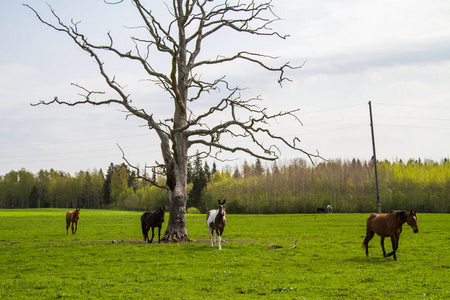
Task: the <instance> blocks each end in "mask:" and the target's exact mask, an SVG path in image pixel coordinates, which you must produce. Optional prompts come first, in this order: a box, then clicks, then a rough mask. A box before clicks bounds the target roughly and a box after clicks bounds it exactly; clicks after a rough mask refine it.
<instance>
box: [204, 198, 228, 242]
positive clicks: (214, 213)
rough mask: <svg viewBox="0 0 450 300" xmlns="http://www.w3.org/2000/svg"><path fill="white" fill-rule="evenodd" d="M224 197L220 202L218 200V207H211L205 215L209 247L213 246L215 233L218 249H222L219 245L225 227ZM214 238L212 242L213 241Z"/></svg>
mask: <svg viewBox="0 0 450 300" xmlns="http://www.w3.org/2000/svg"><path fill="white" fill-rule="evenodd" d="M225 201H226V200H225V199H224V200H223V202H222V203H221V202H220V200H219V209H213V210H210V211H209V212H208V214H207V215H206V225H207V226H208V231H209V239H210V240H211V247H214V242H215V241H216V236H215V235H214V233H216V234H217V239H218V241H219V250H222V247H221V245H220V242H221V241H222V233H223V230H224V229H225V223H226V219H225V215H226V212H225ZM213 239H214V242H213Z"/></svg>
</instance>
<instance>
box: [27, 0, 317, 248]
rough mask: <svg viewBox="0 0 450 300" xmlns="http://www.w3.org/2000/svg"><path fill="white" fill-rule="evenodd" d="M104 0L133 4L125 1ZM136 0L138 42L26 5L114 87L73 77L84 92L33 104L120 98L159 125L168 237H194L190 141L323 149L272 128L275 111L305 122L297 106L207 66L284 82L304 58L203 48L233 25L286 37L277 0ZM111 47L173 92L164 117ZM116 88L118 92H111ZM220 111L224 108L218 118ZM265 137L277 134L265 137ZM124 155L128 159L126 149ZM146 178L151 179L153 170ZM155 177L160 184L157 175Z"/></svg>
mask: <svg viewBox="0 0 450 300" xmlns="http://www.w3.org/2000/svg"><path fill="white" fill-rule="evenodd" d="M105 3H106V4H114V5H124V6H125V5H130V4H129V3H126V2H125V1H116V2H115V3H108V2H107V1H105ZM149 3H152V2H149ZM131 5H132V8H133V9H135V10H136V11H137V13H138V15H139V19H140V22H141V25H140V26H138V27H135V28H134V29H136V31H135V32H136V35H132V36H131V39H132V41H133V43H134V45H135V47H134V49H121V48H120V47H119V46H118V45H117V44H116V43H115V38H114V36H113V35H112V34H111V33H106V34H105V35H106V37H107V42H106V43H104V44H96V43H94V42H92V41H91V40H90V39H88V37H87V36H86V35H85V34H84V33H83V32H81V30H80V29H79V23H77V22H73V21H72V22H65V21H64V20H62V19H61V18H60V17H59V16H58V14H57V13H56V12H55V11H54V10H53V9H52V8H51V7H50V9H51V12H52V16H53V19H52V20H46V19H44V18H42V17H41V15H40V14H39V13H38V12H37V11H36V10H35V9H33V8H32V7H30V6H28V5H26V6H27V7H29V8H30V9H31V10H33V11H34V13H35V14H36V16H37V18H38V19H39V20H40V21H41V22H42V23H44V24H46V25H47V26H49V27H51V28H52V29H54V30H56V31H59V32H62V33H64V34H66V35H67V36H68V37H70V38H71V39H72V41H73V42H74V44H75V45H76V46H78V47H79V48H80V49H81V50H82V51H84V52H86V53H87V54H88V55H90V56H91V57H92V58H93V60H94V61H95V63H96V65H97V67H98V71H99V73H100V76H101V77H102V78H103V79H104V81H105V82H106V85H107V89H108V93H106V92H105V91H98V90H94V89H91V88H88V87H85V86H82V85H79V84H73V85H74V86H76V87H77V88H79V89H80V94H79V95H81V98H77V99H76V100H65V99H59V98H58V97H55V98H54V99H53V100H48V101H39V103H36V104H34V105H50V104H55V103H57V104H64V105H68V106H75V105H82V104H91V105H96V106H98V105H109V104H115V105H118V106H120V107H122V108H124V110H125V112H126V113H127V114H128V115H132V116H135V117H137V118H140V119H142V120H144V121H145V123H146V124H147V125H148V128H149V129H150V130H154V131H155V132H156V133H157V135H158V137H159V139H160V145H161V153H162V158H163V161H162V162H159V163H157V164H156V166H152V167H156V168H157V169H158V170H160V171H159V173H158V174H164V175H165V176H166V182H165V183H164V184H162V185H159V186H160V187H162V188H164V189H166V190H167V192H168V205H169V212H170V217H169V221H168V227H167V229H166V232H165V234H164V240H165V241H170V242H184V241H185V240H186V239H187V237H188V234H187V230H186V218H185V213H186V201H187V190H186V183H187V162H188V149H189V148H191V147H192V146H195V147H200V148H201V149H202V151H201V152H200V155H202V156H203V157H207V156H211V157H214V158H217V159H221V155H222V154H223V153H224V152H231V153H235V152H242V153H246V154H248V155H250V156H253V157H255V158H259V159H262V160H275V159H277V158H278V157H279V155H280V150H279V149H280V148H279V147H280V145H282V146H283V147H288V148H291V149H294V150H297V151H299V152H302V153H304V154H305V155H307V156H308V157H309V158H310V159H311V158H312V157H318V156H319V154H318V153H317V154H311V153H308V152H306V151H304V150H303V149H302V148H301V147H300V145H299V142H300V140H299V139H298V138H297V137H296V138H294V139H292V140H288V139H285V138H284V137H283V136H281V135H278V134H275V133H274V132H273V131H272V130H271V129H270V125H269V124H270V122H273V121H274V120H276V119H277V118H284V117H289V118H293V119H294V120H295V121H296V122H300V120H299V119H298V118H297V117H296V115H295V113H296V112H297V110H289V111H279V112H275V113H269V111H268V109H267V108H266V107H262V106H260V103H261V102H260V101H261V100H262V99H261V98H260V97H259V96H256V97H246V98H244V97H242V96H241V93H242V91H243V87H239V86H232V85H231V84H230V82H229V81H227V80H226V79H225V75H219V76H217V77H216V78H209V79H203V76H202V75H201V74H202V73H207V70H210V69H212V70H216V71H214V72H213V73H215V74H217V73H219V72H220V66H221V65H223V64H230V63H238V62H245V63H250V64H252V65H255V66H257V67H260V68H262V69H263V70H265V71H268V72H269V73H270V72H273V73H276V74H277V78H278V82H279V84H280V85H281V84H282V83H283V82H285V81H289V79H288V78H287V77H286V71H287V70H289V69H296V68H300V67H301V65H298V66H293V65H291V64H290V63H280V62H279V60H278V58H276V57H272V56H268V55H264V54H261V53H255V52H251V51H245V50H242V49H238V50H235V52H234V53H233V54H226V55H224V54H221V53H205V54H203V53H202V50H203V49H202V45H204V43H205V41H208V40H209V39H211V38H212V37H214V36H216V35H218V34H219V33H221V32H227V34H228V35H227V37H228V38H229V36H230V33H234V34H238V35H242V34H248V35H251V36H272V37H275V38H281V39H284V38H286V36H284V35H281V34H280V33H278V32H276V31H274V30H273V29H271V27H270V26H271V24H272V23H273V22H275V21H278V20H279V18H278V17H277V15H276V14H275V13H274V12H273V10H272V4H271V1H268V2H264V1H263V2H257V1H238V0H236V1H210V0H173V1H171V2H170V4H169V3H167V4H166V8H167V9H166V13H167V14H166V15H156V14H155V13H154V12H153V11H152V9H151V8H150V7H149V6H152V4H147V5H144V4H143V3H142V2H141V1H138V0H134V1H131ZM167 20H169V21H167ZM142 29H144V30H142ZM239 47H242V45H240V46H239ZM214 51H217V52H220V49H217V48H216V49H214ZM105 53H106V54H113V55H115V56H116V57H118V58H120V59H122V60H126V61H129V62H130V64H134V63H137V64H138V65H140V67H141V68H142V70H143V71H144V72H145V74H146V75H145V76H146V78H143V79H145V80H148V81H150V82H153V83H155V84H156V85H158V86H160V87H161V88H162V89H163V90H164V91H165V92H167V101H172V102H173V116H172V117H171V118H169V119H167V118H166V119H165V118H163V117H158V116H157V114H158V112H157V111H147V110H145V109H144V108H142V107H135V106H134V103H135V102H132V100H134V99H133V94H130V93H127V92H125V91H124V88H123V87H124V86H125V85H126V84H127V83H122V82H120V83H119V82H118V79H116V76H115V75H114V74H111V73H110V72H108V69H107V68H106V67H105V63H104V59H103V55H105ZM155 53H157V54H158V55H161V56H162V57H164V58H165V59H166V61H168V62H170V63H168V64H167V65H166V66H165V68H164V67H159V66H157V65H155V64H152V62H151V58H152V57H154V55H155ZM201 54H202V55H201ZM272 64H275V65H276V66H272ZM209 74H210V73H209ZM219 91H220V93H219ZM214 92H217V98H216V102H215V103H213V104H211V105H209V107H208V108H207V109H205V110H204V111H194V110H192V109H191V104H193V103H194V102H196V101H198V100H199V99H201V98H202V97H204V96H207V95H211V94H213V93H214ZM111 94H113V95H114V96H110V95H111ZM102 97H103V98H102ZM148 101H161V99H148ZM216 115H220V118H218V117H216ZM224 137H232V138H234V139H241V140H247V141H251V142H253V145H254V147H251V148H247V147H244V146H242V145H243V143H238V144H234V145H235V146H233V145H229V144H226V143H224V142H223V141H224V139H223V138H224ZM267 138H269V140H271V141H272V142H271V143H269V144H266V143H264V142H262V141H263V140H265V139H267ZM124 160H125V161H126V162H127V163H128V161H127V160H126V156H125V154H124ZM129 165H130V166H131V164H129ZM131 167H133V166H131ZM133 168H134V169H135V171H136V173H137V175H138V176H141V174H140V173H139V169H138V168H136V167H133ZM148 180H149V181H152V180H151V178H149V179H148ZM152 183H153V184H155V185H158V183H157V182H152Z"/></svg>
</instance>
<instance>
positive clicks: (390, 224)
mask: <svg viewBox="0 0 450 300" xmlns="http://www.w3.org/2000/svg"><path fill="white" fill-rule="evenodd" d="M416 212H417V211H416V210H411V211H393V210H391V211H390V212H389V213H388V214H386V215H381V214H371V215H370V217H369V218H368V219H367V231H366V237H365V238H364V242H363V243H362V248H363V249H364V248H365V249H366V255H367V256H369V241H370V240H371V239H372V238H373V236H374V234H375V233H376V234H378V235H379V236H381V248H382V249H383V256H384V257H389V256H391V255H394V260H398V259H397V255H396V254H395V251H396V250H397V249H398V241H399V239H400V233H402V226H403V224H404V223H405V222H406V223H408V225H409V226H411V228H412V229H413V231H414V233H417V232H419V227H418V226H417V216H416ZM386 237H390V238H391V243H392V252H389V253H388V254H386V250H384V238H386Z"/></svg>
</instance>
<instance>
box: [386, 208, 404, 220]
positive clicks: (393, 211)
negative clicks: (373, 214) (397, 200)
mask: <svg viewBox="0 0 450 300" xmlns="http://www.w3.org/2000/svg"><path fill="white" fill-rule="evenodd" d="M391 213H392V214H396V215H397V216H398V217H400V218H402V219H403V218H404V216H405V214H406V213H407V211H406V210H391V211H390V212H389V214H391Z"/></svg>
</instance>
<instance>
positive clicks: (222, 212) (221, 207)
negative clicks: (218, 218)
mask: <svg viewBox="0 0 450 300" xmlns="http://www.w3.org/2000/svg"><path fill="white" fill-rule="evenodd" d="M225 201H226V200H225V199H223V202H222V203H221V202H220V199H219V215H222V216H225V214H226V212H225Z"/></svg>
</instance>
